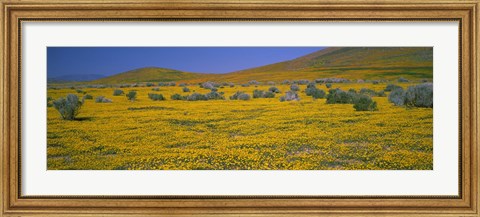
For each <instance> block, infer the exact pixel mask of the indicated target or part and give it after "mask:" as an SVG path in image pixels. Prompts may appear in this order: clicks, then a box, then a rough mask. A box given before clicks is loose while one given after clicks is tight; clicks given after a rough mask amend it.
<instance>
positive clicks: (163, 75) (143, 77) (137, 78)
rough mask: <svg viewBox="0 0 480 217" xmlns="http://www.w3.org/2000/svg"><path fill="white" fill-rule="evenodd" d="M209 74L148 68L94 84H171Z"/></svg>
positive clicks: (109, 77)
mask: <svg viewBox="0 0 480 217" xmlns="http://www.w3.org/2000/svg"><path fill="white" fill-rule="evenodd" d="M206 76H208V74H202V73H192V72H183V71H179V70H174V69H167V68H158V67H146V68H139V69H135V70H131V71H127V72H123V73H119V74H116V75H112V76H108V77H105V78H101V79H98V80H95V81H92V82H89V83H92V84H122V83H136V82H169V81H183V80H194V79H202V78H204V77H206Z"/></svg>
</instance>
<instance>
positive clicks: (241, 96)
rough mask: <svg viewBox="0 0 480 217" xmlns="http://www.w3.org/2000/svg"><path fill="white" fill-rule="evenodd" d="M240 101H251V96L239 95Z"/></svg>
mask: <svg viewBox="0 0 480 217" xmlns="http://www.w3.org/2000/svg"><path fill="white" fill-rule="evenodd" d="M238 100H250V95H248V94H246V93H242V94H240V95H238Z"/></svg>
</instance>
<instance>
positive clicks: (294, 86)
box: [290, 84, 300, 91]
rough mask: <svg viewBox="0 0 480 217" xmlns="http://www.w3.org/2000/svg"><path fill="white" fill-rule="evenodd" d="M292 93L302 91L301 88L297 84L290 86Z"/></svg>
mask: <svg viewBox="0 0 480 217" xmlns="http://www.w3.org/2000/svg"><path fill="white" fill-rule="evenodd" d="M290 90H291V91H300V87H299V86H298V85H297V84H292V85H290Z"/></svg>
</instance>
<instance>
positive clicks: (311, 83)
mask: <svg viewBox="0 0 480 217" xmlns="http://www.w3.org/2000/svg"><path fill="white" fill-rule="evenodd" d="M308 88H317V86H316V85H315V82H310V83H308V84H307V89H308Z"/></svg>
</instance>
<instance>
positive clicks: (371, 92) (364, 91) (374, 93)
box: [360, 88, 386, 97]
mask: <svg viewBox="0 0 480 217" xmlns="http://www.w3.org/2000/svg"><path fill="white" fill-rule="evenodd" d="M360 94H363V95H367V96H370V97H374V96H377V97H385V96H386V95H385V92H384V91H383V90H381V91H378V92H377V91H375V90H372V89H368V88H362V89H360Z"/></svg>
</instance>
